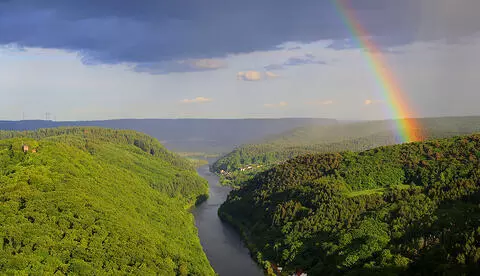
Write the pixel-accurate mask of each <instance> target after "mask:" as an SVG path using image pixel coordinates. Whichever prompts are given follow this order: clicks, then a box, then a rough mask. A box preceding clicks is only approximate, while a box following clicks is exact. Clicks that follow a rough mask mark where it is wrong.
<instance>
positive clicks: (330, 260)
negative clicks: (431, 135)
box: [219, 134, 480, 275]
mask: <svg viewBox="0 0 480 276" xmlns="http://www.w3.org/2000/svg"><path fill="white" fill-rule="evenodd" d="M219 215H220V217H221V218H222V219H223V220H224V221H226V222H228V223H230V224H232V225H233V226H234V227H235V228H236V229H237V230H238V231H239V232H240V233H241V234H242V236H243V238H244V240H245V241H246V244H247V246H248V247H249V249H250V250H251V252H252V254H253V256H255V258H256V260H257V261H258V262H259V263H260V264H262V265H263V266H264V268H265V269H266V271H267V272H268V273H269V274H270V275H276V274H274V273H276V271H275V268H276V267H282V268H283V272H282V273H283V274H282V275H291V274H292V273H293V272H299V271H304V272H307V273H308V275H427V274H428V275H479V273H480V134H476V135H468V136H457V137H453V138H444V139H434V140H430V141H426V142H416V143H409V144H401V145H393V146H384V147H379V148H375V149H371V150H367V151H362V152H352V151H345V152H340V153H322V154H307V155H302V156H298V157H296V158H293V159H291V160H288V161H286V162H283V163H282V164H279V165H275V166H273V167H272V168H270V169H268V170H265V171H263V172H260V173H258V174H255V175H254V176H253V177H252V178H251V179H249V180H248V181H246V183H244V185H242V187H241V188H240V189H238V190H234V191H233V192H232V193H231V194H230V195H229V197H228V199H227V201H226V202H225V203H224V204H223V205H222V206H221V208H220V210H219Z"/></svg>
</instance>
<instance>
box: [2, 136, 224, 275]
mask: <svg viewBox="0 0 480 276" xmlns="http://www.w3.org/2000/svg"><path fill="white" fill-rule="evenodd" d="M194 165H195V164H193V163H192V162H190V161H188V160H186V159H183V158H180V157H179V156H177V155H176V154H174V153H171V152H169V151H167V150H166V149H165V148H164V147H163V146H162V145H161V144H160V142H159V141H157V140H156V139H154V138H151V137H149V136H147V135H145V134H141V133H137V132H134V131H123V130H109V129H102V128H58V129H40V130H37V131H25V132H13V131H1V132H0V271H2V273H6V274H7V275H54V274H55V275H66V274H71V275H99V274H101V275H103V274H107V275H125V274H135V275H215V273H214V271H213V269H212V268H211V266H210V264H209V262H208V260H207V258H206V256H205V254H204V252H203V250H202V247H201V245H200V241H199V238H198V236H197V230H196V228H195V226H194V219H193V216H192V215H191V213H190V212H189V208H191V207H192V206H194V205H195V204H196V203H198V202H200V201H202V200H205V198H206V197H207V196H208V185H207V182H206V180H204V179H202V178H201V177H199V176H198V175H197V173H196V172H195V170H194Z"/></svg>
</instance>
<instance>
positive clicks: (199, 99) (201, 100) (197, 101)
mask: <svg viewBox="0 0 480 276" xmlns="http://www.w3.org/2000/svg"><path fill="white" fill-rule="evenodd" d="M211 101H213V100H212V99H210V98H205V97H196V98H194V99H183V100H181V101H180V102H181V103H208V102H211Z"/></svg>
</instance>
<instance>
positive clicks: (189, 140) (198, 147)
mask: <svg viewBox="0 0 480 276" xmlns="http://www.w3.org/2000/svg"><path fill="white" fill-rule="evenodd" d="M335 123H337V121H336V120H333V119H315V118H281V119H119V120H104V121H69V122H53V121H40V120H35V121H0V129H2V130H20V131H23V130H36V129H40V128H53V127H62V126H96V127H104V128H112V129H129V130H135V131H139V132H142V133H146V134H148V135H150V136H153V137H155V138H157V139H158V140H160V141H161V142H162V144H164V145H165V147H167V148H168V149H170V150H174V151H177V152H203V153H217V154H218V153H227V152H229V151H231V150H232V149H233V148H234V147H235V146H239V145H242V144H246V143H250V142H253V141H256V140H259V139H262V138H264V137H265V136H268V135H275V134H279V133H282V132H285V131H288V130H291V129H294V128H297V127H302V126H314V125H326V124H335Z"/></svg>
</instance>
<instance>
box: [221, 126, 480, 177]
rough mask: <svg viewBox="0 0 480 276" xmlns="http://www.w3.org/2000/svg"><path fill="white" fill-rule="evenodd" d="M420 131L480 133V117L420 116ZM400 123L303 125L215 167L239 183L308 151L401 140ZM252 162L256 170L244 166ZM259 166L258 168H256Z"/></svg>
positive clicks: (440, 135)
mask: <svg viewBox="0 0 480 276" xmlns="http://www.w3.org/2000/svg"><path fill="white" fill-rule="evenodd" d="M418 123H419V125H420V129H418V130H417V132H418V133H419V134H420V135H421V136H422V138H423V139H425V140H426V139H435V138H448V137H453V136H456V135H468V134H472V133H475V132H480V117H445V118H424V119H419V120H418ZM397 125H400V124H399V123H398V122H394V121H391V120H387V121H372V122H359V123H349V124H333V125H324V126H304V127H299V128H296V129H294V130H291V131H287V132H285V133H282V134H280V135H273V136H268V137H266V138H265V139H264V141H263V142H261V143H257V144H246V145H243V146H240V147H237V148H236V149H235V150H233V151H232V152H230V153H228V154H226V155H225V156H223V157H222V158H220V159H219V160H217V161H216V162H215V163H214V164H213V166H212V170H213V171H215V172H216V173H220V172H221V171H222V170H223V171H226V172H228V174H224V175H222V176H221V177H222V183H224V184H226V185H232V186H239V185H240V184H241V183H243V182H245V181H246V180H248V179H250V178H251V177H252V176H253V175H255V174H256V173H258V172H260V171H264V170H265V169H268V168H270V167H271V166H272V165H276V164H279V163H281V162H284V161H286V160H288V159H290V158H293V157H295V156H299V155H303V154H308V153H327V152H340V151H346V150H348V151H356V152H359V151H364V150H368V149H372V148H376V147H379V146H387V145H395V144H399V143H401V142H402V140H401V137H399V135H398V131H397V129H396V126H397ZM249 165H250V166H252V165H262V167H258V168H257V166H252V167H254V169H253V170H244V171H241V169H242V168H245V167H246V166H249ZM255 168H256V169H255Z"/></svg>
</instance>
